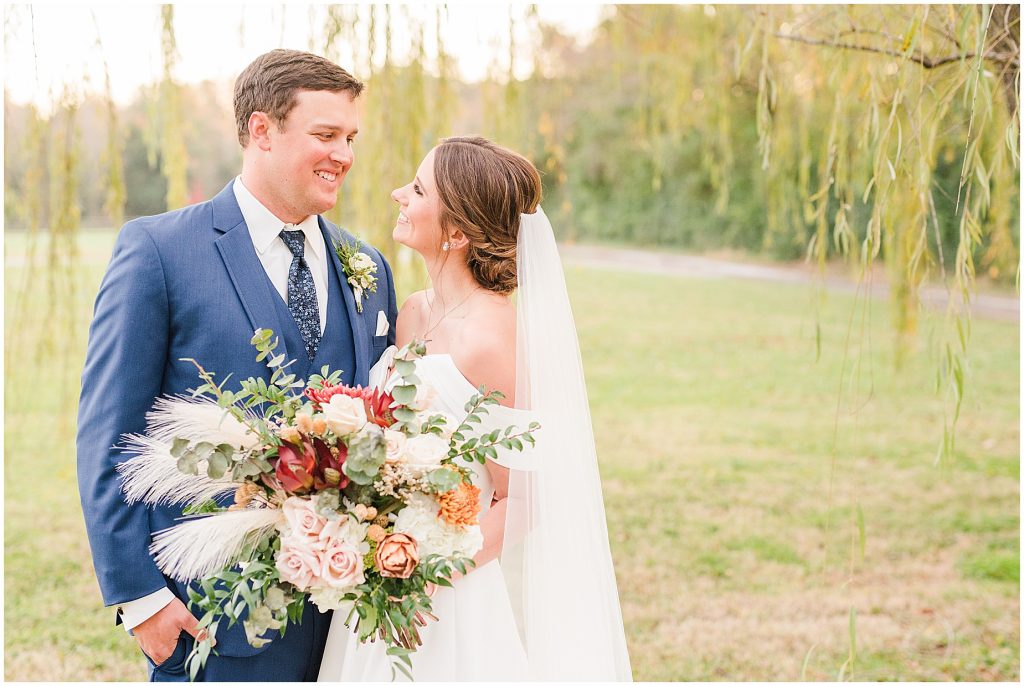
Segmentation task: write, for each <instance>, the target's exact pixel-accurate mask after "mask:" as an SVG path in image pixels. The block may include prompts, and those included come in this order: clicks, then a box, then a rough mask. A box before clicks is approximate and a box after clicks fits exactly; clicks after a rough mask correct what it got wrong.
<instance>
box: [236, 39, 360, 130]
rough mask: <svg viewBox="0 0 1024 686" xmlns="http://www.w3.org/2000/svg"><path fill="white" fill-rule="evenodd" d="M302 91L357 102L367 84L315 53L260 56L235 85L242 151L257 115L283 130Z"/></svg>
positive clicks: (277, 51) (279, 51) (274, 52)
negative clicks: (339, 95) (331, 94)
mask: <svg viewBox="0 0 1024 686" xmlns="http://www.w3.org/2000/svg"><path fill="white" fill-rule="evenodd" d="M299 91H331V92H334V93H340V92H347V93H349V95H351V96H352V98H353V99H355V98H357V97H359V94H360V93H362V92H363V83H362V82H361V81H359V80H357V79H356V78H355V77H354V76H352V75H351V74H349V73H348V72H347V71H345V70H344V69H342V68H341V67H339V66H338V65H337V64H335V63H334V62H331V61H330V60H328V59H325V58H323V57H320V56H319V55H314V54H313V53H311V52H302V51H301V50H284V49H281V48H278V49H277V50H271V51H270V52H268V53H264V54H262V55H260V56H259V57H257V58H256V59H254V60H253V61H252V63H250V64H249V66H248V67H246V68H245V69H244V70H243V71H242V73H241V74H239V75H238V79H237V80H236V81H235V123H236V124H237V125H238V142H239V143H241V144H242V147H243V148H244V147H245V146H247V145H248V144H249V117H251V116H252V113H253V112H266V113H267V114H268V115H270V118H271V119H273V120H274V121H276V122H277V126H278V129H283V127H284V120H285V119H286V118H287V117H288V113H289V112H291V111H292V108H293V107H295V104H296V94H297V93H298V92H299Z"/></svg>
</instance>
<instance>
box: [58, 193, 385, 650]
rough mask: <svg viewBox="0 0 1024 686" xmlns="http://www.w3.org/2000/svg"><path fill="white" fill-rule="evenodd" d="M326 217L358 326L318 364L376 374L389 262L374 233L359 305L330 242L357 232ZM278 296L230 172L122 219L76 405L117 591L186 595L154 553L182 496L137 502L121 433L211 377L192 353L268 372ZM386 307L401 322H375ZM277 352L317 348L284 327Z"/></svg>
mask: <svg viewBox="0 0 1024 686" xmlns="http://www.w3.org/2000/svg"><path fill="white" fill-rule="evenodd" d="M319 223H320V228H321V231H323V233H324V238H325V241H326V244H327V247H328V251H329V252H330V255H331V258H332V259H333V260H334V265H333V266H334V269H333V270H329V273H331V274H334V275H335V278H336V279H337V280H338V281H340V283H336V284H330V287H329V292H330V293H333V294H338V293H339V292H340V293H341V294H342V295H343V296H344V301H345V303H344V305H345V309H346V311H347V314H348V321H347V322H346V323H347V324H348V326H347V327H346V329H347V330H345V331H344V332H343V333H342V335H340V336H337V337H336V339H333V340H328V339H327V337H326V336H325V338H324V340H322V341H321V343H320V352H319V353H318V355H317V360H316V361H317V363H318V364H317V366H316V368H315V371H317V372H318V371H319V367H320V360H324V361H325V362H326V363H328V364H331V368H332V370H334V369H338V368H339V366H340V365H339V364H338V363H337V362H332V360H334V359H342V358H347V359H350V360H351V359H354V360H355V368H354V369H351V370H344V371H345V374H344V378H345V381H346V382H354V383H357V384H362V385H366V383H367V378H368V373H369V370H370V367H371V366H372V365H373V363H374V362H376V360H377V359H378V358H379V357H380V354H381V353H382V352H383V350H384V349H385V348H386V347H387V346H388V345H389V344H391V343H393V342H394V330H395V320H396V316H397V307H396V303H395V290H394V284H393V278H392V274H391V268H390V267H389V265H388V264H387V262H386V261H385V260H384V258H383V257H382V256H381V255H380V253H378V252H377V251H376V250H374V249H373V248H372V247H370V246H366V245H364V246H363V247H362V250H363V252H365V253H367V254H368V255H369V256H370V257H371V258H373V260H374V261H375V262H376V263H377V273H376V277H377V292H376V293H365V294H364V296H363V311H362V312H361V313H360V312H357V310H356V304H355V300H354V297H353V293H352V290H351V288H350V286H349V285H348V283H347V282H345V279H344V274H343V272H342V269H341V265H340V263H339V261H338V258H337V255H335V254H334V251H333V250H332V249H331V248H332V246H333V244H334V243H336V242H337V241H338V240H340V239H342V238H344V239H345V240H348V241H353V240H355V239H354V238H353V237H352V236H350V235H348V234H346V233H343V232H341V231H339V229H338V228H337V227H336V226H334V225H333V224H331V223H329V222H327V221H326V220H324V219H323V218H322V217H321V218H319ZM274 298H278V299H279V298H280V296H279V295H278V293H277V292H276V291H275V290H274V287H273V286H272V285H271V283H270V281H269V279H268V278H267V276H266V272H265V271H264V269H263V266H262V265H261V263H260V261H259V258H258V257H257V255H256V251H255V248H254V247H253V245H252V241H251V239H250V236H249V231H248V227H247V226H246V224H245V222H244V220H243V218H242V213H241V210H240V209H239V207H238V203H237V202H236V200H235V196H234V192H233V191H232V186H231V184H230V183H229V184H228V186H227V187H226V188H225V189H224V190H223V191H221V192H220V193H219V194H218V195H217V196H216V197H215V198H213V200H210V201H207V202H203V203H200V204H198V205H193V206H190V207H186V208H184V209H181V210H176V211H174V212H168V213H166V214H162V215H158V216H155V217H141V218H139V219H135V220H133V221H130V222H128V223H127V224H125V225H124V227H123V228H122V229H121V232H120V234H119V235H118V238H117V242H116V244H115V246H114V251H113V255H112V256H111V260H110V264H109V266H108V267H107V272H106V275H105V276H104V278H103V282H102V284H101V285H100V290H99V294H98V295H97V297H96V304H95V312H94V317H93V321H92V325H91V327H90V330H89V347H88V352H87V354H86V361H85V369H84V371H83V374H82V394H81V399H80V402H79V411H78V440H77V443H78V484H79V493H80V497H81V501H82V509H83V511H84V514H85V522H86V529H87V531H88V534H89V543H90V545H91V547H92V555H93V564H94V567H95V569H96V576H97V578H98V579H99V585H100V591H101V593H102V595H103V602H104V604H105V605H117V604H119V603H122V602H126V601H130V600H135V599H137V598H141V597H143V596H146V595H148V594H150V593H153V592H155V591H157V590H159V589H160V588H162V587H165V586H166V587H168V588H171V590H172V591H173V592H174V593H175V594H176V595H177V596H178V597H179V598H182V599H183V600H185V599H186V598H187V596H186V595H185V590H184V587H183V586H182V585H180V584H176V583H175V582H173V581H172V580H170V579H168V578H167V577H165V576H164V575H163V574H162V573H161V572H160V570H159V569H158V568H157V567H156V564H155V563H154V562H153V559H152V557H151V556H150V553H149V544H150V537H151V534H152V533H154V532H156V531H159V530H161V529H164V528H167V527H168V526H171V525H173V523H174V521H175V519H176V518H177V517H179V516H180V515H181V510H180V508H178V509H175V508H168V507H156V508H153V507H147V506H145V505H142V504H136V505H131V506H129V505H128V504H127V503H125V501H124V499H123V496H122V493H121V490H120V479H119V476H118V474H117V472H116V469H115V468H116V465H117V464H118V463H119V462H121V461H122V460H124V459H125V458H126V457H127V456H126V455H125V454H123V453H122V452H121V450H119V449H118V448H116V447H115V446H119V445H121V443H122V439H121V436H122V434H126V433H141V432H143V431H144V430H145V427H146V420H145V416H146V412H147V411H148V410H149V409H150V408H151V407H152V404H153V401H154V400H155V399H156V398H157V397H158V396H161V395H168V394H181V393H186V392H187V391H188V390H189V389H192V388H195V387H197V386H199V385H200V384H201V381H200V379H199V377H198V376H197V373H196V368H195V367H194V366H193V365H192V364H191V363H189V362H181V361H180V358H183V357H191V358H195V359H196V360H197V361H198V362H199V363H200V364H202V365H203V367H204V368H206V369H207V370H209V371H212V372H215V373H216V378H217V379H218V380H219V381H222V380H223V379H224V378H225V377H227V375H228V374H229V373H230V374H232V375H233V376H232V377H231V381H229V387H233V388H237V387H238V384H239V381H240V380H241V379H244V378H246V377H250V376H253V377H260V376H262V377H263V378H265V379H267V380H269V378H270V371H269V369H268V368H267V367H266V365H265V364H264V363H262V362H260V363H257V362H256V351H255V349H254V348H253V347H252V346H251V345H250V344H249V339H250V338H251V337H252V333H253V331H254V330H255V329H257V328H270V329H273V330H274V331H275V333H278V334H280V333H281V332H282V331H283V330H284V327H285V326H286V325H292V323H291V322H287V321H281V311H282V308H281V307H279V306H276V305H275V302H274ZM330 304H331V300H330V298H329V299H328V305H330ZM285 311H287V310H285ZM338 311H339V312H340V311H341V310H338ZM379 312H384V314H385V316H386V317H387V320H388V323H389V330H388V333H387V334H385V335H382V336H375V335H374V333H375V330H376V327H377V319H378V316H379V315H378V313H379ZM330 324H331V322H330V318H328V322H327V325H328V328H330ZM293 347H294V346H293ZM277 352H283V353H285V355H286V358H285V359H293V358H299V359H300V360H303V361H305V353H304V351H303V350H302V349H301V348H300V349H298V350H292V349H288V347H287V343H286V341H285V336H284V335H281V336H280V343H279V346H278V349H277ZM353 352H354V354H353ZM343 353H344V354H343ZM296 366H298V365H296ZM293 369H294V367H293ZM311 371H312V370H311ZM289 633H292V632H289ZM217 640H218V647H217V650H218V653H220V654H222V655H230V656H238V657H241V656H246V655H252V654H255V653H256V652H258V651H257V650H256V649H253V648H251V647H250V646H249V645H248V643H247V642H246V641H245V638H244V633H243V632H242V630H241V627H240V626H236V627H235V628H234V629H233V630H232V631H226V627H222V628H221V631H219V632H218V636H217ZM275 643H276V641H275ZM272 645H273V644H272Z"/></svg>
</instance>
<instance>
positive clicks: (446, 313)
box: [423, 286, 483, 340]
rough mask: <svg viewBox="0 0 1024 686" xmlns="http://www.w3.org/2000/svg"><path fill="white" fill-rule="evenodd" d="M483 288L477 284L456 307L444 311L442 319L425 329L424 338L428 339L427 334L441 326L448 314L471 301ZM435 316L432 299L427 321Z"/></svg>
mask: <svg viewBox="0 0 1024 686" xmlns="http://www.w3.org/2000/svg"><path fill="white" fill-rule="evenodd" d="M481 290H483V289H482V288H480V287H479V286H477V287H476V288H474V289H473V290H471V291H470V292H469V295H467V296H466V297H465V298H463V299H462V300H461V301H460V302H459V304H458V305H456V306H455V307H453V308H451V309H450V310H448V311H447V312H445V313H444V314H443V315H441V318H440V319H438V320H437V321H436V322H435V323H434V325H433V326H432V327H430V328H429V329H427V330H426V331H424V332H423V338H424V340H427V336H429V335H430V332H431V331H433V330H434V329H436V328H437V327H438V326H440V325H441V322H443V321H444V320H445V319H447V317H448V315H450V314H451V313H452V312H454V311H455V310H457V309H459V308H460V307H462V306H463V305H465V304H466V303H467V302H469V299H470V298H472V297H473V295H474V294H475V293H476V292H477V291H481ZM436 299H437V293H436V292H435V293H434V300H436ZM433 316H434V302H433V301H431V302H430V310H429V311H428V312H427V322H428V323H429V322H430V318H431V317H433Z"/></svg>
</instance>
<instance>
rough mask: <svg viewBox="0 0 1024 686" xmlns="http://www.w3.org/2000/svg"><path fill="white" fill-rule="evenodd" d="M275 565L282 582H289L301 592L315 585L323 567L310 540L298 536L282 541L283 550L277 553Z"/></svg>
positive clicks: (287, 537)
mask: <svg viewBox="0 0 1024 686" xmlns="http://www.w3.org/2000/svg"><path fill="white" fill-rule="evenodd" d="M275 564H276V567H277V571H278V572H280V574H281V581H287V582H288V583H290V584H292V585H293V586H295V587H296V588H297V589H299V590H300V591H305V590H306V589H308V588H309V587H310V586H311V585H313V582H314V581H316V578H317V574H318V572H319V571H320V569H321V566H322V565H321V562H320V557H319V556H318V555H317V553H316V551H315V550H314V549H313V548H312V546H311V545H310V540H309V539H308V538H303V537H296V536H285V537H283V538H282V539H281V550H279V551H278V552H277V561H276V563H275Z"/></svg>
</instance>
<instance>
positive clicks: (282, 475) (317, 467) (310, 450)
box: [274, 438, 349, 495]
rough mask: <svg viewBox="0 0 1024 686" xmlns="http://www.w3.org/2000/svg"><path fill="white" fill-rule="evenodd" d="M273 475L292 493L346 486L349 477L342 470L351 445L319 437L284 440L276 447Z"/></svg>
mask: <svg viewBox="0 0 1024 686" xmlns="http://www.w3.org/2000/svg"><path fill="white" fill-rule="evenodd" d="M277 454H278V459H277V466H276V469H275V472H274V475H275V476H276V477H277V480H278V482H279V483H280V484H281V487H282V488H283V489H284V490H285V491H286V492H288V493H291V494H293V495H303V494H306V493H309V492H311V491H321V490H323V489H325V488H339V489H341V488H345V487H346V486H348V482H349V478H348V477H347V476H346V475H345V472H344V471H342V466H343V465H344V464H345V458H347V457H348V448H347V447H346V446H345V444H344V443H341V442H339V443H338V445H337V447H333V448H332V447H331V446H329V445H327V444H326V443H324V442H323V441H322V440H320V439H319V438H313V439H309V438H306V439H304V440H303V441H302V443H301V445H295V444H294V443H288V442H284V443H282V444H281V447H279V448H278V449H277Z"/></svg>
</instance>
